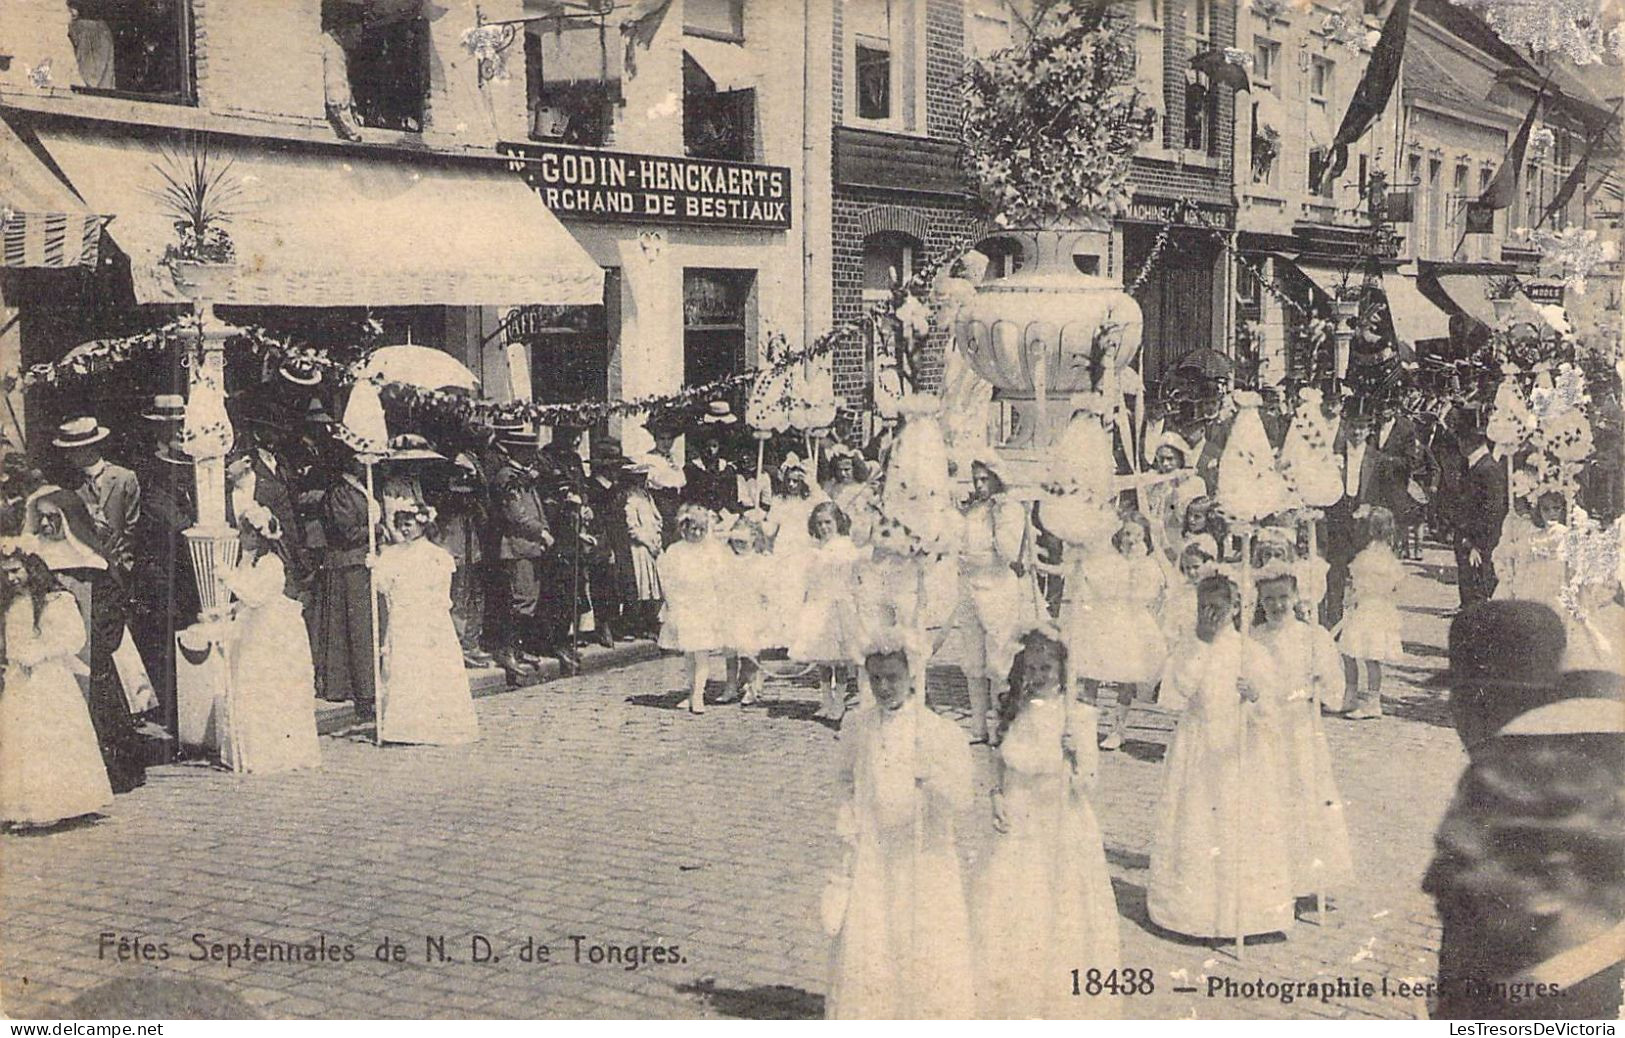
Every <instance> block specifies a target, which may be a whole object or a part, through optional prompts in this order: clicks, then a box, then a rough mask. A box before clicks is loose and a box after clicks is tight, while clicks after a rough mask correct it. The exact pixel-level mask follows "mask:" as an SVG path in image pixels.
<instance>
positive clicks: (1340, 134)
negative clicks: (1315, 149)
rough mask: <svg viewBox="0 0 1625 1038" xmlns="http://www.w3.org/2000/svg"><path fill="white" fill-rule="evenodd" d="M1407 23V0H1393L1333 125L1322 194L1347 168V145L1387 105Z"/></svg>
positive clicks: (1400, 60) (1402, 55)
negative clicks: (1334, 133)
mask: <svg viewBox="0 0 1625 1038" xmlns="http://www.w3.org/2000/svg"><path fill="white" fill-rule="evenodd" d="M1410 24H1411V0H1397V2H1396V3H1395V4H1394V9H1393V10H1392V11H1390V12H1389V13H1388V20H1387V21H1386V22H1384V23H1383V26H1382V36H1381V37H1380V38H1379V39H1378V40H1377V45H1376V46H1375V47H1373V48H1372V49H1371V61H1370V62H1369V63H1368V64H1367V65H1366V67H1365V74H1364V75H1362V76H1361V77H1360V83H1359V85H1358V86H1356V87H1355V88H1354V98H1353V100H1351V101H1349V107H1348V111H1346V112H1344V113H1343V122H1342V124H1341V125H1339V126H1338V127H1337V136H1336V137H1335V138H1333V140H1332V147H1331V155H1330V156H1329V161H1328V162H1327V165H1326V169H1325V171H1324V172H1323V173H1322V174H1321V179H1320V190H1321V192H1322V193H1324V192H1325V191H1326V190H1327V189H1328V187H1329V186H1330V185H1331V183H1332V181H1334V180H1336V179H1337V178H1338V177H1339V176H1341V175H1342V173H1343V170H1344V169H1346V168H1348V164H1349V145H1350V144H1353V143H1354V142H1355V141H1357V140H1359V139H1360V138H1361V137H1362V136H1364V135H1365V131H1367V130H1369V129H1370V128H1371V124H1372V123H1374V122H1376V121H1377V116H1379V115H1381V114H1382V110H1383V109H1384V108H1387V107H1388V99H1389V97H1391V96H1392V95H1393V92H1394V84H1395V83H1396V82H1398V81H1399V71H1400V69H1401V68H1402V67H1403V66H1404V64H1405V33H1406V31H1407V30H1408V29H1409V28H1410Z"/></svg>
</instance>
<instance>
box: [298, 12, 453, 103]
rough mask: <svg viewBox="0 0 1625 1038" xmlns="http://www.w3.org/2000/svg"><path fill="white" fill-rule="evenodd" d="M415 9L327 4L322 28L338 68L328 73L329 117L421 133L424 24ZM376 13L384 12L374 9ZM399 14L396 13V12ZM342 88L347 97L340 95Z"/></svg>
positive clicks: (425, 93) (426, 71) (426, 84)
mask: <svg viewBox="0 0 1625 1038" xmlns="http://www.w3.org/2000/svg"><path fill="white" fill-rule="evenodd" d="M414 8H415V5H410V4H408V5H404V6H397V7H395V8H391V9H389V16H387V17H379V16H376V15H373V14H371V13H370V12H372V11H374V10H375V9H374V8H368V7H357V6H355V5H352V4H344V3H339V2H337V0H327V2H325V3H324V4H323V5H322V25H323V30H324V31H325V33H326V34H327V37H328V39H329V40H331V41H332V44H336V45H337V50H336V51H335V50H333V49H332V47H331V45H330V47H329V51H328V54H329V56H331V57H332V58H334V59H336V61H337V62H338V63H339V64H340V65H341V67H340V68H337V69H330V70H329V82H328V84H327V104H328V110H329V114H330V115H333V116H334V117H336V118H338V119H340V120H341V121H347V118H353V119H354V120H355V122H356V123H358V124H359V125H361V126H370V127H373V128H374V129H379V130H399V131H402V132H406V133H421V132H422V131H423V121H424V112H425V104H424V101H425V98H427V96H428V93H429V22H428V19H426V18H422V17H418V16H417V15H416V12H415V10H414ZM376 10H380V11H382V10H384V9H382V8H378V9H376ZM396 12H400V13H396ZM345 87H348V93H349V96H348V97H345V96H344V95H343V91H344V88H345Z"/></svg>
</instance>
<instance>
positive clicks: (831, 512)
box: [790, 501, 859, 721]
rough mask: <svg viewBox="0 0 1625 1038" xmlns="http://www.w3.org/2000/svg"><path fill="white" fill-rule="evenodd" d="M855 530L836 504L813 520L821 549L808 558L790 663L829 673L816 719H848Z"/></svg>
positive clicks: (810, 530) (811, 531)
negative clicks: (851, 533) (852, 534)
mask: <svg viewBox="0 0 1625 1038" xmlns="http://www.w3.org/2000/svg"><path fill="white" fill-rule="evenodd" d="M850 529H851V527H850V526H848V525H847V521H846V513H844V512H842V511H841V510H840V509H839V508H837V507H836V506H835V502H833V501H821V502H819V503H818V505H817V506H816V507H815V508H813V510H812V514H811V515H809V516H808V517H807V534H808V536H809V537H810V538H811V541H812V544H813V545H814V546H815V547H814V548H813V550H812V551H811V552H810V553H809V554H808V556H807V557H806V562H805V566H806V583H805V585H804V590H803V592H802V599H801V608H800V609H799V610H798V611H797V613H796V618H795V620H794V621H793V623H792V626H791V628H790V658H791V659H793V660H799V661H801V662H803V663H817V664H821V665H826V666H828V668H829V676H828V679H827V680H826V681H825V683H824V686H823V702H822V704H821V705H820V706H819V708H818V712H817V713H816V714H814V715H813V716H814V717H820V718H827V719H829V720H831V721H839V720H840V719H841V718H842V717H843V716H844V715H845V714H846V679H847V676H848V663H847V661H848V660H850V659H851V657H852V649H851V647H850V646H848V645H847V644H846V643H845V638H844V635H845V633H846V631H847V630H848V629H849V628H850V627H851V623H850V621H849V619H848V617H849V616H850V614H851V611H852V587H853V577H852V566H853V564H854V563H855V562H857V560H858V555H859V552H858V548H857V547H856V546H855V545H854V544H853V543H852V538H851V537H850V536H849V535H848V534H849V531H850Z"/></svg>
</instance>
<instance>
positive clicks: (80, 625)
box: [0, 545, 113, 828]
mask: <svg viewBox="0 0 1625 1038" xmlns="http://www.w3.org/2000/svg"><path fill="white" fill-rule="evenodd" d="M0 578H3V586H0V602H3V603H4V607H3V608H4V611H5V612H4V623H3V628H0V629H3V633H4V637H3V639H0V650H3V654H0V655H3V658H4V673H3V674H0V821H4V822H8V823H10V824H11V825H12V826H13V827H14V828H30V827H34V826H48V825H54V824H55V823H57V822H60V821H63V820H64V819H68V818H77V817H79V816H80V815H88V814H92V813H94V812H97V811H100V810H101V809H102V808H104V807H106V806H107V805H109V804H111V803H112V802H113V788H112V786H111V785H110V784H109V783H108V781H107V767H106V765H105V764H103V763H102V753H101V749H100V747H99V746H98V745H97V742H96V729H95V728H94V727H93V726H92V725H91V723H90V710H89V708H87V707H86V706H85V698H84V696H83V694H81V693H80V691H79V682H78V680H77V679H76V678H75V677H74V674H75V673H76V671H78V670H80V669H82V668H83V666H84V665H83V664H82V663H81V662H80V661H79V658H78V656H77V653H78V652H79V650H80V648H82V647H83V646H84V644H85V624H84V621H83V619H81V618H80V615H79V606H78V604H77V603H76V602H75V601H74V598H73V596H72V595H71V594H69V593H68V592H66V591H63V590H62V588H61V585H59V584H58V583H57V581H56V579H55V577H53V576H52V574H51V570H50V567H49V566H47V565H46V563H45V561H44V560H43V559H41V558H40V557H39V556H37V555H33V554H29V553H27V552H24V551H22V550H21V549H20V547H19V546H17V545H11V546H8V547H7V548H6V549H5V550H3V551H0Z"/></svg>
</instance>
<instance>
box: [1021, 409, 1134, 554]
mask: <svg viewBox="0 0 1625 1038" xmlns="http://www.w3.org/2000/svg"><path fill="white" fill-rule="evenodd" d="M1051 457H1052V459H1053V460H1052V461H1051V464H1050V481H1051V484H1052V486H1053V487H1054V490H1055V492H1052V493H1050V494H1048V495H1046V496H1045V497H1044V498H1043V500H1042V503H1041V504H1040V505H1039V508H1040V510H1041V512H1042V514H1043V517H1044V527H1045V528H1046V529H1048V530H1049V532H1051V533H1053V534H1054V535H1055V536H1057V537H1059V538H1061V540H1063V541H1066V542H1067V543H1069V544H1083V545H1088V546H1090V547H1091V548H1096V547H1099V546H1100V545H1102V544H1105V543H1106V542H1107V540H1108V539H1109V538H1110V537H1111V535H1112V532H1113V531H1114V530H1116V529H1117V511H1116V508H1115V507H1114V506H1115V503H1116V501H1115V496H1114V495H1113V493H1112V477H1113V476H1114V475H1116V471H1117V470H1116V462H1115V459H1114V458H1113V456H1112V444H1111V440H1110V438H1109V437H1108V436H1107V434H1106V430H1105V428H1104V427H1102V426H1101V424H1100V418H1099V417H1098V416H1096V415H1094V414H1089V413H1080V414H1077V415H1075V416H1073V418H1072V421H1071V423H1070V424H1068V425H1067V427H1066V431H1065V432H1063V433H1061V436H1060V439H1058V440H1057V441H1056V443H1055V447H1054V450H1053V451H1052V453H1051Z"/></svg>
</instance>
